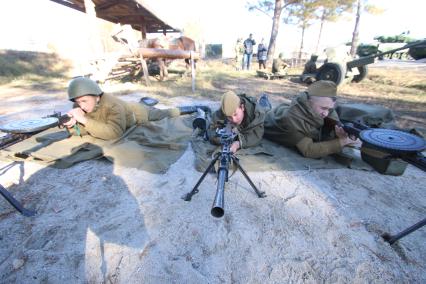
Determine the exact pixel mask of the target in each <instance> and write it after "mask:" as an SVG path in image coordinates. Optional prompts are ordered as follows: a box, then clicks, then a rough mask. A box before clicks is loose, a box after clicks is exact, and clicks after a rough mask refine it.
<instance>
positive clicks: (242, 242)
mask: <svg viewBox="0 0 426 284" xmlns="http://www.w3.org/2000/svg"><path fill="white" fill-rule="evenodd" d="M254 80H256V81H254V82H257V84H258V83H259V81H258V80H257V79H254ZM231 83H232V84H234V83H235V82H224V85H221V88H226V86H227V85H226V84H231ZM236 84H237V85H238V84H240V85H238V86H246V84H245V83H243V82H237V83H236ZM271 84H272V85H271V87H270V88H268V90H269V92H271V93H274V94H272V100H273V102H274V104H276V103H278V102H279V101H282V100H286V99H287V98H291V96H293V95H295V94H297V92H298V90H299V89H301V87H300V86H299V85H295V84H294V83H292V82H288V88H287V87H285V86H286V85H282V84H280V83H279V82H271ZM285 84H287V83H285ZM238 88H242V87H238ZM247 88H249V87H247ZM247 90H249V89H247ZM1 92H2V95H3V94H4V90H2V91H1ZM250 92H253V90H250ZM275 92H276V94H275ZM18 93H20V92H18ZM31 94H34V93H31ZM282 94H285V95H282ZM141 95H143V93H140V92H139V93H137V94H136V93H135V94H132V95H128V96H123V98H124V99H126V100H137V99H138V98H139V97H140V96H141ZM23 96H24V97H21V96H12V95H10V96H9V97H8V98H7V99H5V100H4V101H5V102H8V103H9V102H10V103H12V104H11V105H7V104H6V105H5V104H2V105H1V106H0V112H3V113H5V112H7V113H10V112H15V111H17V112H18V115H19V117H29V116H33V115H38V116H40V115H42V114H44V113H45V112H50V110H51V109H52V106H55V107H57V108H59V109H58V110H62V108H64V109H66V108H67V107H68V106H69V105H67V104H68V103H67V102H64V101H63V98H64V96H65V94H64V93H58V94H55V95H54V98H53V99H51V100H50V99H49V100H47V101H46V100H45V101H43V100H40V102H39V101H28V100H26V99H25V94H23ZM42 101H43V103H42ZM197 101H206V99H205V98H203V99H197ZM194 102H195V100H194V97H193V96H189V97H185V96H179V97H173V98H169V99H167V100H164V103H165V104H167V105H177V104H184V103H194ZM216 102H217V101H216ZM211 103H212V104H214V103H213V102H211ZM46 105H47V106H46ZM35 106H37V108H35ZM39 106H40V108H39ZM41 106H43V107H41ZM11 118H12V116H2V117H0V121H7V120H9V119H11ZM10 164H11V161H2V162H0V183H1V184H2V185H3V186H5V187H7V188H8V190H10V192H12V193H13V194H14V196H16V198H18V199H19V200H21V201H22V202H23V203H24V205H25V206H27V207H29V208H32V209H36V210H37V212H38V215H37V216H35V217H33V218H24V217H22V216H20V215H19V214H17V213H16V212H15V211H14V210H13V209H12V208H11V207H10V206H9V204H7V203H6V202H5V201H4V200H3V199H2V198H0V228H1V230H0V241H1V243H2V246H1V247H0V282H4V283H11V282H14V283H58V282H62V283H87V282H88V283H106V282H107V283H290V282H292V283H305V282H307V283H318V282H327V283H329V282H332V283H336V282H339V283H347V282H350V283H365V282H373V283H397V282H403V283H405V282H409V283H424V282H426V263H425V259H424V256H425V255H426V242H425V239H426V231H425V229H424V228H423V229H421V230H418V231H416V232H415V233H413V234H411V235H409V236H407V237H406V238H404V239H402V240H401V241H400V242H399V243H398V244H396V245H394V246H390V245H389V244H387V243H386V242H384V241H383V239H382V238H381V237H380V235H381V234H382V233H383V232H390V233H396V232H398V231H400V230H402V229H405V228H406V227H407V226H410V225H412V224H413V223H415V222H417V221H419V220H421V219H423V218H424V217H425V213H426V198H425V197H426V196H425V190H424V184H425V183H426V178H425V174H424V172H422V171H420V170H418V169H416V168H414V167H412V166H409V167H408V169H407V171H406V172H405V173H404V175H403V176H399V177H393V176H383V175H380V174H378V173H376V172H365V171H358V170H350V169H341V170H315V171H311V170H304V171H271V172H249V174H250V176H251V178H252V179H253V181H254V182H255V183H256V184H257V185H258V186H259V187H260V188H261V189H262V190H265V191H266V192H267V197H266V198H263V199H259V198H257V196H256V195H255V194H254V193H253V191H252V190H251V188H250V186H249V185H248V184H247V182H246V180H245V178H244V177H243V176H242V175H241V174H240V173H239V172H237V173H236V174H235V175H234V176H232V177H231V179H230V181H229V182H228V183H227V185H226V192H225V216H224V217H223V218H221V219H216V218H213V217H212V216H211V215H210V208H211V204H212V202H213V198H214V193H215V190H216V179H215V177H214V176H212V175H208V176H207V177H206V179H205V181H204V182H203V184H202V186H201V187H200V192H199V193H198V194H197V195H195V196H194V197H193V199H192V201H191V202H185V201H183V200H182V199H181V196H182V195H183V194H184V193H186V192H188V191H189V190H191V188H192V187H193V186H194V184H195V183H196V181H197V180H198V178H199V176H200V173H198V172H196V171H195V170H194V154H193V151H192V149H191V147H188V149H187V151H186V152H185V154H184V155H183V156H182V157H181V158H180V159H179V160H178V161H177V162H176V163H175V164H174V165H172V166H171V168H170V169H169V170H168V171H167V172H166V173H165V174H161V175H157V174H150V173H148V172H145V171H139V170H136V169H128V168H121V167H115V166H113V165H112V164H110V163H108V162H105V161H103V160H98V161H88V162H83V163H80V164H77V165H75V166H74V167H72V168H69V169H63V170H60V169H53V168H44V167H42V166H41V165H39V164H35V163H31V162H25V163H23V164H19V163H18V164H14V165H13V166H12V167H11V168H9V169H6V166H7V165H10Z"/></svg>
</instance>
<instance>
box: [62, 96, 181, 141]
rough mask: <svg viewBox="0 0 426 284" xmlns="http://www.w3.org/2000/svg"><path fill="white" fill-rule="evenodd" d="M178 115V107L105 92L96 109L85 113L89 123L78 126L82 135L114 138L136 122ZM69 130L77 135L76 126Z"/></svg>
mask: <svg viewBox="0 0 426 284" xmlns="http://www.w3.org/2000/svg"><path fill="white" fill-rule="evenodd" d="M74 107H78V105H74ZM178 115H179V110H178V109H166V110H159V109H154V108H149V107H146V106H144V105H142V104H140V103H132V102H125V101H123V100H120V99H119V98H116V97H114V96H111V95H108V94H103V95H102V96H101V99H100V100H99V103H98V105H97V106H96V107H95V109H94V110H93V111H92V112H91V113H87V114H86V115H85V116H86V118H87V123H86V124H85V125H82V124H80V123H78V126H79V128H80V134H81V135H90V136H93V137H95V138H99V139H103V140H112V139H116V138H119V137H121V136H122V135H123V133H124V132H125V131H126V130H127V129H128V128H130V127H131V126H133V125H135V124H141V123H145V122H148V121H152V120H160V119H162V118H165V117H175V116H178ZM69 131H70V133H71V134H72V135H77V132H76V130H75V129H74V128H71V129H69Z"/></svg>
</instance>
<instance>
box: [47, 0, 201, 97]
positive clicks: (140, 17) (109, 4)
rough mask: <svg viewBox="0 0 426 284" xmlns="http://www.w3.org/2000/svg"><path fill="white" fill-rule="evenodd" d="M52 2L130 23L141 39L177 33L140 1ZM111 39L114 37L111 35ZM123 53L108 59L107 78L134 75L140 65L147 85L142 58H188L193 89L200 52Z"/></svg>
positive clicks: (153, 49) (147, 79)
mask: <svg viewBox="0 0 426 284" xmlns="http://www.w3.org/2000/svg"><path fill="white" fill-rule="evenodd" d="M50 1H52V2H55V3H58V4H61V5H64V6H67V7H70V8H73V9H75V10H78V11H80V12H83V13H86V14H89V15H90V16H91V17H92V18H93V19H95V18H96V17H97V18H101V19H103V20H106V21H110V22H113V23H116V24H121V25H130V26H131V27H132V28H133V29H135V30H139V31H141V36H142V39H146V34H147V33H163V32H169V33H170V32H179V30H178V29H176V28H173V27H172V26H170V25H169V24H167V23H166V22H164V21H163V20H161V19H160V18H159V17H157V16H156V15H155V14H154V13H153V12H151V11H150V10H149V9H148V8H147V6H146V4H144V3H143V2H144V1H142V0H50ZM113 38H114V37H113ZM115 40H117V41H119V42H121V43H123V44H125V45H126V44H127V41H125V40H123V39H120V38H119V37H115ZM130 51H131V53H132V54H130V55H123V56H121V57H120V58H113V59H111V60H109V62H114V63H115V65H114V66H113V65H112V64H109V63H108V64H105V65H106V66H111V71H110V72H109V74H108V75H109V77H108V76H106V77H105V79H109V78H116V77H120V76H123V75H127V74H131V73H133V74H135V73H136V72H137V71H138V70H139V69H140V68H142V69H143V74H144V78H145V81H146V84H147V85H149V84H150V82H149V78H148V68H147V66H146V61H145V58H171V59H177V58H185V59H191V75H192V90H193V91H195V66H194V60H195V59H199V54H198V53H196V52H192V51H191V52H190V51H176V50H170V49H163V50H159V49H155V48H151V49H149V48H139V49H138V51H137V54H136V53H135V52H132V50H130Z"/></svg>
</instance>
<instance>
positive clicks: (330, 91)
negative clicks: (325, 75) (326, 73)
mask: <svg viewBox="0 0 426 284" xmlns="http://www.w3.org/2000/svg"><path fill="white" fill-rule="evenodd" d="M308 94H309V95H310V96H316V97H336V96H337V86H336V84H335V83H334V82H332V81H316V82H314V83H313V84H311V85H309V87H308Z"/></svg>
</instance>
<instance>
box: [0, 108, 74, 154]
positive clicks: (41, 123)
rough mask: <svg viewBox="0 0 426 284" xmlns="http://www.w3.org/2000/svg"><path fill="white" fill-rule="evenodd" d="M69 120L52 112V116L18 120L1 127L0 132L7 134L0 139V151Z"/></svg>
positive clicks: (64, 115) (68, 117)
mask: <svg viewBox="0 0 426 284" xmlns="http://www.w3.org/2000/svg"><path fill="white" fill-rule="evenodd" d="M70 119H71V117H70V116H68V115H67V114H63V115H61V113H60V112H54V113H53V114H50V115H47V116H45V117H42V118H37V119H26V120H19V121H14V122H11V123H8V124H5V125H1V126H0V131H2V132H5V133H7V134H6V135H5V136H3V137H0V150H2V149H5V148H7V147H9V146H12V145H13V144H16V143H18V142H20V141H22V140H25V139H28V138H30V137H31V136H33V135H35V134H37V133H40V132H41V131H43V130H46V129H49V128H52V127H56V126H62V125H63V124H64V123H66V122H68V121H69V120H70Z"/></svg>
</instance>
